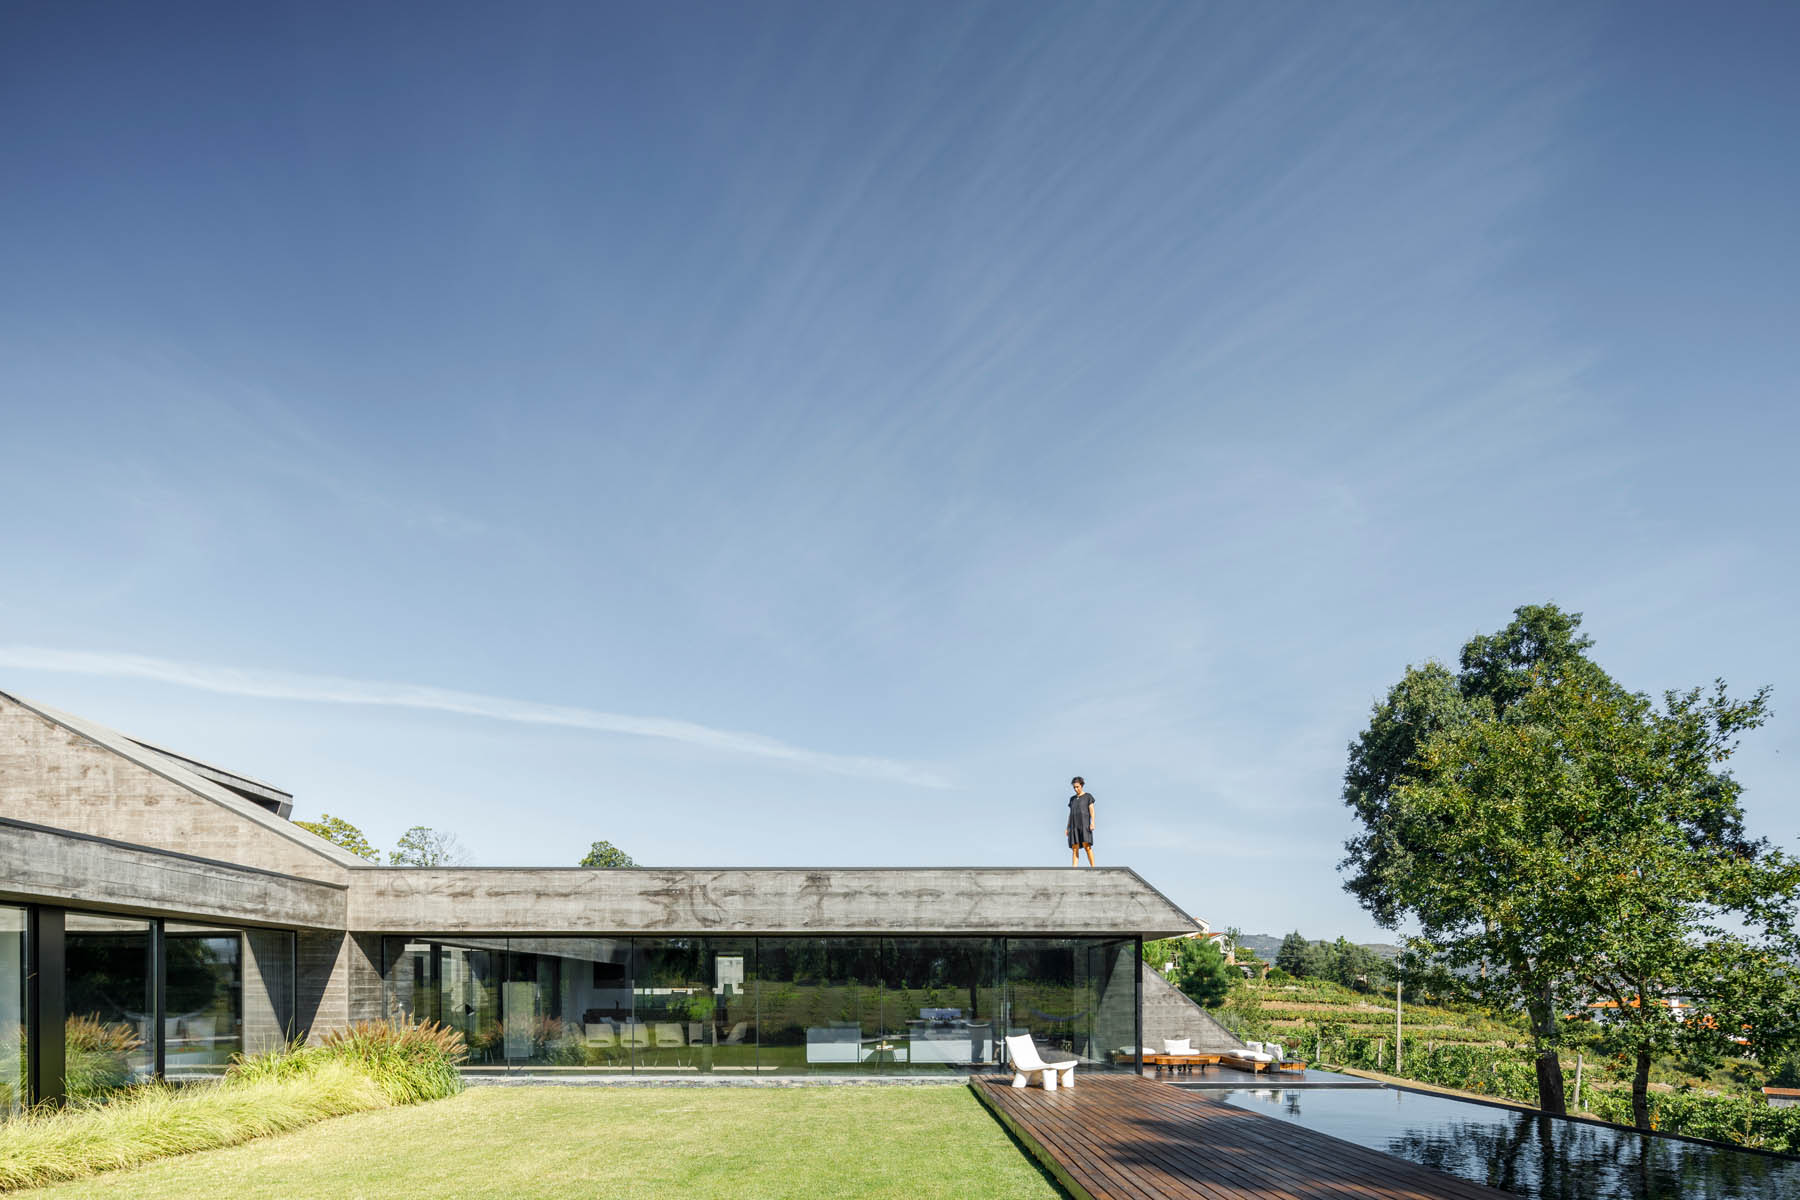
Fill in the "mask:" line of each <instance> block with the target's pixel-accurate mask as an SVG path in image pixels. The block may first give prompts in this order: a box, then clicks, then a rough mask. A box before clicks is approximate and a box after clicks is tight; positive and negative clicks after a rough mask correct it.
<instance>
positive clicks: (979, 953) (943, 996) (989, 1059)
mask: <svg viewBox="0 0 1800 1200" xmlns="http://www.w3.org/2000/svg"><path fill="white" fill-rule="evenodd" d="M999 945H1000V943H999V942H998V940H997V939H993V938H883V939H882V941H881V957H882V964H881V967H882V969H881V978H882V1009H883V1012H884V1014H885V1015H886V1018H887V1020H886V1025H887V1027H888V1030H889V1031H891V1032H892V1033H894V1034H897V1035H899V1036H898V1037H897V1038H892V1039H890V1040H895V1041H898V1042H900V1043H901V1048H900V1049H897V1050H896V1051H895V1053H896V1055H897V1058H896V1061H895V1065H896V1066H897V1067H900V1068H904V1069H908V1070H911V1071H913V1072H915V1073H927V1072H932V1071H942V1070H944V1069H946V1068H955V1069H959V1070H965V1071H966V1070H969V1069H971V1068H978V1067H982V1066H987V1065H991V1064H992V1063H994V1062H995V1048H996V1040H995V1035H996V1033H997V1032H998V1029H999V1026H998V1024H997V1022H998V1021H999V1017H1000V1002H1001V989H1000V954H999Z"/></svg>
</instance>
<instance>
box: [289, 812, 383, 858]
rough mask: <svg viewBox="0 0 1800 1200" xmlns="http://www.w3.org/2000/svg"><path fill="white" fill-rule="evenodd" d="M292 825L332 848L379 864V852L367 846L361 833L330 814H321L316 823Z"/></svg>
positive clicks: (367, 842)
mask: <svg viewBox="0 0 1800 1200" xmlns="http://www.w3.org/2000/svg"><path fill="white" fill-rule="evenodd" d="M294 824H296V825H298V826H299V827H300V828H302V829H304V830H306V831H307V832H308V833H316V834H318V835H319V836H320V837H322V838H324V839H325V840H326V841H328V842H330V843H331V844H332V845H334V846H342V847H343V848H344V849H346V850H348V851H349V852H350V853H352V854H356V855H360V856H361V857H363V858H366V859H368V860H369V861H370V862H380V861H381V852H380V851H378V850H376V849H375V847H373V846H371V845H370V844H369V839H368V838H366V837H364V836H363V831H362V830H360V829H358V828H357V827H356V826H354V825H352V824H351V823H350V822H348V821H346V820H344V818H342V817H334V816H332V815H331V814H330V813H324V814H322V815H321V816H320V817H319V819H318V820H317V821H295V822H294Z"/></svg>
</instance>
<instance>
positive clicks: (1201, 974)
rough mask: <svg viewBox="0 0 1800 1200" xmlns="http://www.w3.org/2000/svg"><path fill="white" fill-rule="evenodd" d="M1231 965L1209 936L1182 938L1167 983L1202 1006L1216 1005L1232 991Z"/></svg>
mask: <svg viewBox="0 0 1800 1200" xmlns="http://www.w3.org/2000/svg"><path fill="white" fill-rule="evenodd" d="M1231 980H1232V971H1231V968H1230V967H1228V966H1226V965H1225V953H1224V951H1222V950H1220V949H1219V946H1218V943H1217V942H1215V941H1213V939H1211V938H1183V939H1181V940H1180V941H1179V942H1178V943H1177V945H1176V948H1175V958H1174V970H1172V971H1170V972H1169V982H1170V983H1172V984H1174V985H1175V986H1176V987H1177V988H1179V989H1180V990H1181V992H1182V993H1183V994H1184V995H1186V996H1187V998H1188V999H1189V1000H1192V1001H1193V1002H1194V1003H1195V1004H1198V1005H1200V1006H1201V1007H1202V1008H1217V1007H1219V1005H1221V1004H1223V1003H1225V997H1226V996H1228V995H1230V994H1231Z"/></svg>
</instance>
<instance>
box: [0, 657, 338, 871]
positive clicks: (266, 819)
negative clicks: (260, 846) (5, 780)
mask: <svg viewBox="0 0 1800 1200" xmlns="http://www.w3.org/2000/svg"><path fill="white" fill-rule="evenodd" d="M0 699H6V700H10V701H12V702H13V703H14V704H17V705H18V706H19V707H20V708H23V709H26V710H27V711H29V712H33V713H36V714H37V715H38V716H40V717H42V718H44V720H46V721H49V722H51V723H52V724H54V725H60V726H61V727H62V728H64V729H67V730H68V731H69V732H71V733H74V734H76V735H78V736H80V737H83V738H86V739H87V740H88V741H90V742H93V743H94V744H95V745H97V746H99V747H101V748H102V749H104V750H107V751H110V752H111V753H113V754H116V755H118V756H119V757H120V758H124V759H127V760H129V761H131V762H133V763H135V764H137V765H138V766H140V767H142V768H144V769H145V770H146V771H149V772H151V773H152V774H154V775H159V776H161V777H162V778H164V779H166V780H168V781H169V782H170V783H173V784H175V785H176V786H177V787H180V788H182V789H184V790H186V791H188V792H191V793H193V794H194V795H196V796H198V797H200V798H201V799H203V800H210V801H212V802H213V803H214V804H217V805H219V806H220V807H222V808H225V809H229V810H230V811H231V812H233V813H236V814H237V815H238V816H240V817H243V818H244V819H245V820H248V821H252V822H254V823H256V824H258V825H261V826H263V827H264V828H266V829H270V830H273V831H274V832H276V833H278V834H280V835H281V836H282V837H284V838H287V839H288V840H289V841H291V842H294V843H295V844H297V845H299V846H302V847H304V848H305V849H307V850H309V851H311V852H312V853H314V854H317V855H318V856H319V857H321V858H323V859H326V860H327V861H330V862H334V863H336V864H338V865H339V866H342V867H353V868H354V867H366V866H368V865H369V862H368V860H367V859H364V858H360V857H358V856H357V855H355V854H352V853H350V851H348V850H345V849H344V848H343V847H341V846H335V845H333V844H332V843H330V842H328V841H326V840H325V839H324V838H322V837H319V836H318V835H317V834H313V833H309V832H308V831H306V830H304V829H302V828H300V827H299V826H298V825H295V824H294V823H293V822H291V821H287V820H284V819H282V818H281V817H279V816H277V815H275V813H273V812H271V811H270V810H269V809H268V808H266V807H264V806H263V805H262V804H259V803H257V802H255V801H253V800H250V799H248V798H246V797H245V796H244V795H241V794H240V793H238V792H236V791H233V790H232V789H231V788H229V787H226V786H225V785H224V784H222V783H219V782H215V780H214V779H209V778H207V777H206V775H203V774H202V773H201V771H202V770H204V771H206V772H207V773H208V774H212V775H215V776H217V775H229V773H228V772H224V771H220V770H219V769H218V768H216V767H208V766H206V764H204V763H197V762H194V761H193V760H192V759H184V758H181V757H180V756H177V755H173V754H169V753H167V752H165V751H161V750H157V749H155V748H153V747H151V746H149V745H147V744H146V743H143V742H139V741H138V740H137V739H135V738H131V737H127V736H126V735H125V734H122V733H120V732H119V731H118V730H116V729H108V728H107V727H106V726H104V725H99V724H96V723H94V722H93V721H90V720H88V719H87V718H85V717H78V716H75V715H74V714H73V713H66V712H63V711H61V710H60V709H55V708H51V707H50V706H49V705H47V704H40V703H38V702H37V701H35V700H27V699H25V698H23V697H21V696H16V695H14V694H12V693H11V692H0ZM230 777H231V778H234V779H239V780H242V782H243V783H245V784H246V785H250V786H253V787H260V788H264V789H266V790H268V791H271V792H274V791H276V789H274V788H270V787H269V786H268V785H267V784H258V783H256V781H254V780H251V779H249V778H247V777H245V776H235V775H233V776H230ZM280 795H282V796H287V793H285V792H281V793H280ZM287 798H288V800H289V801H290V802H291V800H292V799H293V798H292V797H291V796H287Z"/></svg>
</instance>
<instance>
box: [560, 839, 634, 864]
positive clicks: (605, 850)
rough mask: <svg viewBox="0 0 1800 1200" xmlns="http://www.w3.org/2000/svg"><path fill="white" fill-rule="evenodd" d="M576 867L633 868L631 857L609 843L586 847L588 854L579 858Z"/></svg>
mask: <svg viewBox="0 0 1800 1200" xmlns="http://www.w3.org/2000/svg"><path fill="white" fill-rule="evenodd" d="M575 865H576V866H578V867H635V866H637V863H636V862H634V861H632V857H631V855H629V854H627V853H625V852H624V851H623V850H621V849H619V848H618V847H617V846H615V845H613V844H612V843H611V842H595V843H594V844H593V845H592V846H590V847H588V852H587V853H586V854H584V855H582V856H581V861H580V862H578V863H576V864H575Z"/></svg>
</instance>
